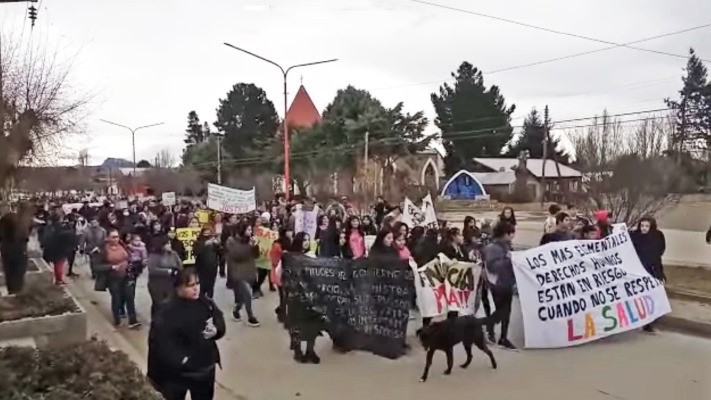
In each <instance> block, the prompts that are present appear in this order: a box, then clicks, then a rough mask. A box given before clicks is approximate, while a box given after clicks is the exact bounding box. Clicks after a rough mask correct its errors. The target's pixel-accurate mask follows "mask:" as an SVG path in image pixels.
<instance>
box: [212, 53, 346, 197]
mask: <svg viewBox="0 0 711 400" xmlns="http://www.w3.org/2000/svg"><path fill="white" fill-rule="evenodd" d="M225 46H227V47H231V48H233V49H235V50H239V51H241V52H243V53H246V54H249V55H250V56H252V57H255V58H258V59H260V60H262V61H266V62H268V63H269V64H271V65H273V66H275V67H277V68H279V70H280V71H281V74H282V75H283V76H284V122H283V128H282V130H283V131H284V192H285V193H284V196H285V198H286V200H289V187H290V185H291V180H290V179H289V152H290V151H289V127H288V126H287V124H286V113H287V111H288V107H287V101H288V100H287V91H286V88H287V84H286V82H287V81H286V79H287V77H288V75H289V71H291V70H292V69H295V68H300V67H308V66H311V65H318V64H326V63H331V62H334V61H338V59H337V58H333V59H331V60H322V61H314V62H309V63H303V64H296V65H292V66H291V67H289V68H286V69H284V68H282V66H281V65H279V64H277V63H275V62H274V61H272V60H270V59H268V58H264V57H262V56H260V55H257V54H254V53H252V52H251V51H247V50H245V49H241V48H239V47H237V46H234V45H231V44H229V43H225Z"/></svg>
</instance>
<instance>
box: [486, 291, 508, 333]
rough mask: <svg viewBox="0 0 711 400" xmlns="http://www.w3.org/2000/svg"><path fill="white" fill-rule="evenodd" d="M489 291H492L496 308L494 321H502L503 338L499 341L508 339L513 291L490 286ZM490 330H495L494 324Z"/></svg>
mask: <svg viewBox="0 0 711 400" xmlns="http://www.w3.org/2000/svg"><path fill="white" fill-rule="evenodd" d="M489 290H491V296H492V297H493V298H494V306H495V307H496V310H495V311H494V318H493V321H501V337H500V338H499V340H504V339H508V332H509V320H510V319H511V302H512V301H513V289H512V288H499V287H496V286H494V285H489ZM489 328H490V329H493V323H492V324H491V325H490V327H489Z"/></svg>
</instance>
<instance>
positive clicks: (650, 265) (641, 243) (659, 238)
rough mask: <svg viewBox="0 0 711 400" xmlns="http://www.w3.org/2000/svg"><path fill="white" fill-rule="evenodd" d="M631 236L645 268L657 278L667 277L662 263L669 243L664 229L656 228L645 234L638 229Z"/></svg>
mask: <svg viewBox="0 0 711 400" xmlns="http://www.w3.org/2000/svg"><path fill="white" fill-rule="evenodd" d="M630 236H631V238H632V244H634V248H635V250H637V256H639V261H641V262H642V265H643V266H644V269H646V270H647V272H649V274H650V275H652V276H653V277H655V278H657V279H666V276H665V275H664V267H663V265H662V255H664V251H665V250H666V246H667V245H666V239H665V238H664V234H663V233H662V231H659V230H656V229H655V230H650V231H649V232H648V233H647V234H643V233H642V232H640V231H639V230H636V231H632V232H630Z"/></svg>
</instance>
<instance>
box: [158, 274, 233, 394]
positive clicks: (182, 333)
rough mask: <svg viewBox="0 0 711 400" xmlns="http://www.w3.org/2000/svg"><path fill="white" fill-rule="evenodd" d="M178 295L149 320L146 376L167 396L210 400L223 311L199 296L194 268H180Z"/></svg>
mask: <svg viewBox="0 0 711 400" xmlns="http://www.w3.org/2000/svg"><path fill="white" fill-rule="evenodd" d="M173 286H174V293H175V294H174V296H172V298H171V300H170V301H169V302H168V303H167V304H166V305H165V306H164V307H163V308H162V309H161V310H160V312H159V313H158V314H157V315H156V318H155V319H154V320H153V321H151V329H150V332H149V334H148V368H147V370H148V371H147V372H148V374H147V375H148V379H149V380H150V381H151V383H152V384H153V385H154V387H155V388H156V389H157V390H158V391H159V392H160V393H161V394H162V395H163V396H164V397H165V399H166V400H185V397H186V395H187V393H188V392H190V398H191V399H193V400H212V399H213V398H214V395H215V372H216V369H217V368H216V366H217V365H220V350H219V348H218V347H217V343H216V342H217V341H218V340H220V339H221V338H222V337H223V336H224V335H225V332H226V331H227V327H226V325H225V318H224V316H223V314H222V311H220V309H219V308H218V307H217V305H216V304H215V302H214V301H212V299H210V298H209V297H206V296H205V295H201V292H202V291H201V290H200V278H199V275H198V273H197V271H195V270H194V269H193V268H186V269H184V270H181V271H180V272H178V273H177V275H176V276H175V279H174V283H173Z"/></svg>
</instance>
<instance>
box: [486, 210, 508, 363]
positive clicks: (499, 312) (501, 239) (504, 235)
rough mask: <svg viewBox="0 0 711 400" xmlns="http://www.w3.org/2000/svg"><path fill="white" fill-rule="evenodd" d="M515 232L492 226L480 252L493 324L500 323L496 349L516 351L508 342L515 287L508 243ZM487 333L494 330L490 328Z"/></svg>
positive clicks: (502, 226)
mask: <svg viewBox="0 0 711 400" xmlns="http://www.w3.org/2000/svg"><path fill="white" fill-rule="evenodd" d="M515 234H516V229H515V228H514V227H513V226H512V225H510V224H508V223H506V222H500V223H498V224H496V226H494V238H493V240H492V242H491V243H489V244H488V245H487V246H486V247H485V248H484V252H483V257H484V270H485V273H486V277H487V281H488V283H489V290H491V295H492V297H493V298H494V306H495V307H496V311H495V312H494V318H492V319H493V321H501V335H500V336H499V342H498V343H499V345H500V346H503V347H505V348H508V349H515V348H516V346H514V345H513V343H511V342H510V341H509V339H508V331H509V320H510V318H511V303H512V302H513V294H514V293H513V287H514V285H515V284H516V278H515V277H514V272H513V264H512V263H511V242H512V241H513V238H514V235H515ZM489 329H493V326H491V327H490V328H489Z"/></svg>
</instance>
